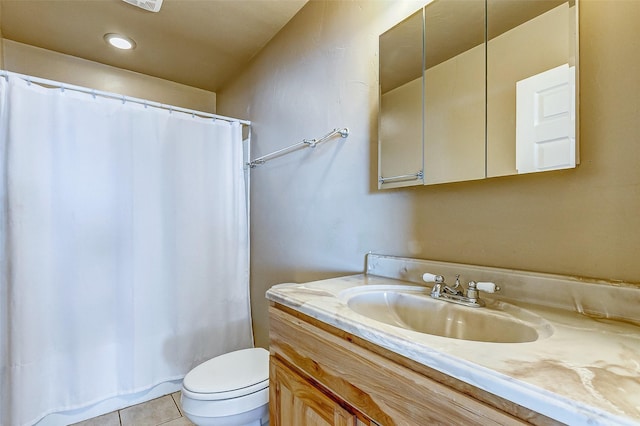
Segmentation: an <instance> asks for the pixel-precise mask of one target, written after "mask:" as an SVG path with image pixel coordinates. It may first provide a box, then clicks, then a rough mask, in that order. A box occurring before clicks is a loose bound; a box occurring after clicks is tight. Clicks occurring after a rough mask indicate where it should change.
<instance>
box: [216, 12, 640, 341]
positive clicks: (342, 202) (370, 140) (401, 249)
mask: <svg viewBox="0 0 640 426" xmlns="http://www.w3.org/2000/svg"><path fill="white" fill-rule="evenodd" d="M399 3H400V2H391V1H387V2H382V1H376V2H371V1H361V2H346V1H345V2H342V1H339V2H336V1H327V2H323V1H311V2H310V3H309V4H307V6H305V7H304V8H303V9H302V10H301V12H300V13H299V14H298V15H297V16H296V17H295V18H294V19H293V20H292V21H291V22H290V23H289V24H288V25H287V26H286V27H285V28H284V30H283V31H281V32H280V33H279V34H278V35H277V36H276V37H275V38H274V39H273V40H272V41H271V43H270V44H269V45H268V46H267V47H266V48H265V49H264V50H263V51H262V53H261V54H260V55H258V57H256V58H255V59H254V61H253V63H252V65H251V66H250V67H249V68H248V69H247V70H246V72H244V73H243V74H242V75H241V76H240V77H239V78H237V79H236V81H235V82H234V83H233V84H231V85H230V86H228V87H226V88H225V89H224V90H223V91H221V92H219V98H218V106H219V111H220V112H221V113H223V114H227V115H236V116H242V117H243V118H247V119H250V120H252V121H253V123H254V124H253V135H254V141H253V142H254V143H253V146H254V154H255V155H258V154H264V153H266V152H269V151H270V150H273V149H278V148H281V147H284V146H287V145H289V144H291V143H294V142H297V141H299V140H300V139H302V138H310V137H316V136H320V135H322V134H324V132H326V131H327V130H329V129H332V128H334V127H338V126H348V127H349V128H350V129H351V135H350V136H349V138H348V140H346V141H340V140H335V141H331V142H327V143H326V144H325V145H321V146H319V147H318V148H316V149H315V150H310V149H307V150H304V151H299V152H297V153H294V154H290V155H288V156H286V157H281V158H279V159H276V160H272V161H271V162H269V163H267V164H266V165H265V166H263V167H261V168H257V169H255V170H253V171H252V185H253V190H252V198H251V201H252V243H253V250H252V276H251V286H252V298H253V301H252V303H253V314H254V328H255V333H256V337H257V343H258V344H259V345H266V344H267V314H266V307H267V303H266V301H265V299H264V292H265V291H266V290H267V289H268V288H269V287H270V286H271V285H273V284H275V283H279V282H286V281H308V280H314V279H319V278H325V277H329V276H335V275H339V274H347V273H356V272H360V271H362V270H363V259H364V254H365V253H366V252H367V251H368V250H372V251H374V252H381V253H389V254H396V255H406V256H414V257H420V258H426V259H436V260H446V261H455V262H464V263H473V264H481V265H488V266H499V267H506V268H517V269H525V270H533V271H543V272H553V273H561V274H570V275H580V276H589V277H600V278H610V279H615V280H625V281H629V282H634V283H640V262H639V261H638V256H639V255H640V171H639V168H638V166H639V165H640V141H639V140H638V139H639V138H640V120H639V119H638V117H640V96H638V94H639V93H640V79H638V77H637V76H638V75H640V34H639V31H640V27H638V25H637V23H638V22H640V2H638V1H632V0H617V1H612V0H582V1H581V2H580V34H581V40H580V47H581V51H580V61H581V62H580V84H581V86H580V92H581V103H580V109H581V111H580V113H581V120H582V121H581V128H580V130H581V160H582V163H581V164H580V166H579V167H578V168H576V169H573V170H563V171H556V172H549V173H541V174H533V175H527V176H512V177H501V178H493V179H488V180H482V181H473V182H466V183H457V184H444V185H435V186H426V187H418V188H411V189H399V190H392V191H383V192H379V191H377V190H376V189H374V188H375V187H376V174H377V170H376V168H377V158H376V152H377V148H376V140H377V130H376V123H377V104H378V103H377V93H378V89H377V80H376V79H377V36H378V34H380V33H381V32H382V31H384V30H386V29H387V28H388V27H389V26H390V23H391V20H393V19H397V18H398V17H399V16H398V15H399V14H400V13H399V12H398V11H397V10H396V9H395V8H396V7H398V4H399ZM416 9H417V8H416ZM407 12H409V11H407ZM408 14H409V13H407V15H408ZM501 284H502V285H505V286H507V285H508V283H501Z"/></svg>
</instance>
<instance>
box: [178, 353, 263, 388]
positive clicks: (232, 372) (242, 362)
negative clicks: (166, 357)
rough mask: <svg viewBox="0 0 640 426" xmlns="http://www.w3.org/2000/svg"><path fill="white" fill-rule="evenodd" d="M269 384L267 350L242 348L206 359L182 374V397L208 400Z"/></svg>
mask: <svg viewBox="0 0 640 426" xmlns="http://www.w3.org/2000/svg"><path fill="white" fill-rule="evenodd" d="M268 387H269V351H267V350H265V349H263V348H250V349H242V350H239V351H235V352H231V353H227V354H224V355H220V356H217V357H215V358H213V359H210V360H209V361H206V362H204V363H202V364H200V365H198V366H197V367H195V368H194V369H193V370H191V371H190V372H189V373H187V375H186V376H185V377H184V381H183V389H182V392H183V393H184V394H185V396H187V397H189V398H192V399H197V400H207V401H218V400H225V399H231V398H239V397H243V396H246V395H250V394H253V393H256V392H259V391H261V390H263V389H266V388H268Z"/></svg>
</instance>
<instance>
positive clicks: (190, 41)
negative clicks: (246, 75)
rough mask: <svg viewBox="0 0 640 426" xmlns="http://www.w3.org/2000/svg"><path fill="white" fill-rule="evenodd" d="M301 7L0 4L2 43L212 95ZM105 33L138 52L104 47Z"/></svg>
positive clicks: (171, 0)
mask: <svg viewBox="0 0 640 426" xmlns="http://www.w3.org/2000/svg"><path fill="white" fill-rule="evenodd" d="M306 2H307V0H164V2H163V4H162V8H161V9H160V11H159V12H157V13H154V12H148V11H146V10H143V9H140V8H138V7H135V6H132V5H130V4H128V3H125V2H123V1H122V0H0V7H1V9H0V17H1V19H0V29H1V32H2V37H4V38H6V39H9V40H13V41H17V42H20V43H25V44H29V45H32V46H37V47H41V48H44V49H49V50H53V51H56V52H60V53H64V54H68V55H72V56H76V57H79V58H83V59H88V60H91V61H96V62H100V63H103V64H107V65H111V66H114V67H118V68H124V69H127V70H131V71H136V72H139V73H143V74H147V75H151V76H155V77H159V78H163V79H166V80H171V81H175V82H178V83H182V84H186V85H189V86H193V87H198V88H201V89H205V90H210V91H214V92H215V91H218V90H219V89H220V88H221V87H223V86H224V84H225V83H226V82H228V81H229V79H230V78H232V77H233V76H234V75H237V74H238V73H239V72H240V71H241V70H242V69H243V68H244V66H245V65H246V64H247V63H248V62H249V61H250V60H251V58H252V57H253V56H254V55H255V54H256V53H258V52H259V51H260V49H262V47H264V46H265V45H266V44H267V43H268V42H269V40H271V38H272V37H273V36H274V35H275V34H276V33H277V32H278V31H280V29H281V28H282V27H283V26H284V25H285V24H286V23H287V22H288V21H289V20H290V19H291V18H292V17H293V16H294V15H295V14H296V13H297V12H298V11H299V10H300V9H301V8H302V6H304V4H305V3H306ZM106 33H120V34H125V35H127V36H129V37H131V38H132V39H134V40H135V42H136V44H137V47H136V48H135V49H134V50H131V51H122V50H118V49H115V48H113V47H110V46H108V45H107V44H106V43H105V41H104V40H103V36H104V35H105V34H106Z"/></svg>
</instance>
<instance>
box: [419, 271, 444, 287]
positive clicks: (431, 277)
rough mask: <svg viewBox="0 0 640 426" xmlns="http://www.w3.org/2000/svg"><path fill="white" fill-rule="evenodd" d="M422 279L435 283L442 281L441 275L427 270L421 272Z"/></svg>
mask: <svg viewBox="0 0 640 426" xmlns="http://www.w3.org/2000/svg"><path fill="white" fill-rule="evenodd" d="M422 280H423V281H424V282H426V283H436V284H442V283H444V277H443V276H442V275H434V274H430V273H428V272H427V273H425V274H422Z"/></svg>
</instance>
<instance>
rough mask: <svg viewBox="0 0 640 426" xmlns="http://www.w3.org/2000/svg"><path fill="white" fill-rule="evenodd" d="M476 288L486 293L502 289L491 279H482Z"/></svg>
mask: <svg viewBox="0 0 640 426" xmlns="http://www.w3.org/2000/svg"><path fill="white" fill-rule="evenodd" d="M476 288H477V289H478V290H482V291H484V292H485V293H495V292H496V291H500V287H498V286H497V285H496V284H495V283H492V282H490V281H484V282H483V281H480V282H477V283H476Z"/></svg>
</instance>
